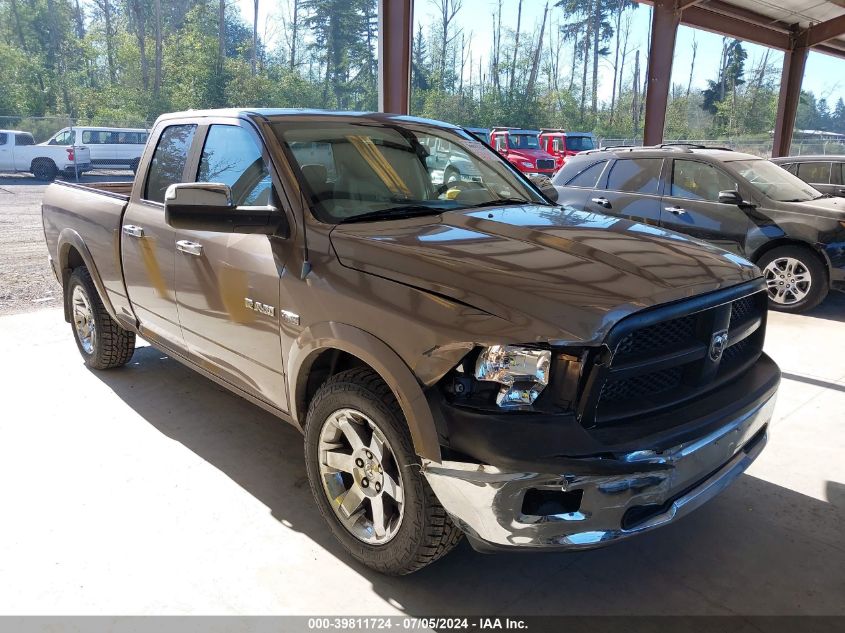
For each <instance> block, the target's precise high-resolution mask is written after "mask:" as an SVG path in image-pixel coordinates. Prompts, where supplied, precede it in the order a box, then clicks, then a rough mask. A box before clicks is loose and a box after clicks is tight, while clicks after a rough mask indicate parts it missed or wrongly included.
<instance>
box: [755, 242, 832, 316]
mask: <svg viewBox="0 0 845 633" xmlns="http://www.w3.org/2000/svg"><path fill="white" fill-rule="evenodd" d="M757 265H758V266H759V267H760V269H761V270H762V271H763V277H764V279H765V281H766V290H767V291H768V294H769V307H770V308H772V309H773V310H780V311H781V312H796V313H797V312H806V311H807V310H812V309H813V308H815V307H816V306H817V305H819V304H820V303H821V302H822V301H823V300H824V298H825V297H826V296H827V293H828V290H829V287H828V281H827V273H826V271H825V269H824V266H823V265H822V263H821V261H819V258H818V257H816V255H815V254H814V253H813V252H812V251H811V250H810V249H809V248H805V247H803V246H780V247H778V248H773V249H772V250H770V251H768V252H767V253H765V254H764V255H763V256H762V257H761V258H760V260H759V261H758V262H757Z"/></svg>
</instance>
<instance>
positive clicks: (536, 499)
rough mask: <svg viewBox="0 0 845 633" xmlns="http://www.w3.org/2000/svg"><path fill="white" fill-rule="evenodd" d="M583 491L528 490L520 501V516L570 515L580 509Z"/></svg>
mask: <svg viewBox="0 0 845 633" xmlns="http://www.w3.org/2000/svg"><path fill="white" fill-rule="evenodd" d="M583 496H584V491H583V490H570V491H568V492H564V491H562V490H547V489H540V488H530V489H529V490H528V491H527V492H526V493H525V496H524V497H523V499H522V514H524V515H526V516H540V517H545V516H554V515H557V514H571V513H573V512H578V510H579V509H580V508H581V498H582V497H583Z"/></svg>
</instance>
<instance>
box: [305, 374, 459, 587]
mask: <svg viewBox="0 0 845 633" xmlns="http://www.w3.org/2000/svg"><path fill="white" fill-rule="evenodd" d="M305 462H306V467H307V470H308V481H309V483H310V484H311V492H312V493H313V494H314V498H315V500H316V502H317V506H318V507H319V508H320V513H321V514H322V515H323V518H324V519H325V520H326V522H327V523H328V524H329V527H330V528H331V531H332V533H333V534H334V536H335V537H336V538H337V539H338V541H340V543H341V544H342V545H343V547H344V548H345V549H346V550H347V551H348V552H349V553H350V554H352V556H354V557H355V558H356V559H358V560H359V561H360V562H362V563H363V564H364V565H366V566H367V567H370V568H371V569H374V570H376V571H379V572H381V573H384V574H390V575H402V574H409V573H411V572H414V571H417V570H418V569H421V568H422V567H425V566H426V565H428V564H430V563H432V562H434V561H435V560H437V559H438V558H440V557H441V556H443V555H445V554H446V553H447V552H449V551H450V550H451V549H452V548H453V547H454V546H455V545H456V544H457V543H458V542H459V541H460V539H461V536H462V533H461V531H460V530H459V529H458V528H457V527H456V526H455V524H454V523H453V522H452V520H451V519H450V518H449V516H448V515H447V514H446V511H445V510H444V509H443V506H442V505H440V503H439V502H438V500H437V498H436V497H435V496H434V493H433V492H432V490H431V488H430V487H429V485H428V482H426V480H425V478H424V476H423V475H422V473H421V472H420V461H419V458H418V457H417V455H416V454H415V453H414V450H413V446H412V444H411V438H410V435H409V433H408V429H407V424H406V422H405V418H404V416H403V415H402V410H401V408H400V407H399V404H398V403H397V402H396V399H395V397H394V396H393V393H392V392H391V391H390V389H389V388H388V386H387V385H386V384H385V383H384V381H383V380H382V379H381V378H380V377H379V376H378V375H377V374H376V373H375V372H373V371H372V370H370V369H366V368H358V369H350V370H348V371H344V372H341V373H339V374H337V375H335V376H333V377H332V378H330V379H329V380H328V381H327V382H326V383H325V384H324V385H323V386H322V387H320V389H319V390H318V391H317V393H316V394H315V396H314V398H313V399H312V401H311V405H310V406H309V408H308V417H307V421H306V425H305Z"/></svg>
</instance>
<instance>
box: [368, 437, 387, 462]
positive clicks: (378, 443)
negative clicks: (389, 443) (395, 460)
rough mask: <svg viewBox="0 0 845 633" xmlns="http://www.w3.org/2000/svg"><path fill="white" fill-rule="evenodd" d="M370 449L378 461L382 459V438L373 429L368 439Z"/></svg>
mask: <svg viewBox="0 0 845 633" xmlns="http://www.w3.org/2000/svg"><path fill="white" fill-rule="evenodd" d="M370 451H372V453H373V455H374V456H375V458H376V459H377V460H378V461H380V462H383V461H384V440H382V439H381V438H380V437H379V436H378V434H377V433H376V432H375V431H373V437H372V438H371V439H370Z"/></svg>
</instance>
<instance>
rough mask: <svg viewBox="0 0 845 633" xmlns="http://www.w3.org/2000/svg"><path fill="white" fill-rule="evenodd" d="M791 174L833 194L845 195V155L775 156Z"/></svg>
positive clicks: (779, 163) (774, 161)
mask: <svg viewBox="0 0 845 633" xmlns="http://www.w3.org/2000/svg"><path fill="white" fill-rule="evenodd" d="M772 162H773V163H774V164H775V165H780V166H781V167H783V168H784V169H785V170H786V171H788V172H789V173H790V174H794V175H795V176H798V177H799V178H800V179H801V180H803V181H804V182H806V183H807V184H810V185H812V186H813V189H818V190H819V191H821V192H822V193H826V194H829V195H831V196H839V197H845V156H830V155H828V156H825V155H823V154H819V155H817V156H784V157H781V158H773V159H772Z"/></svg>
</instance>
